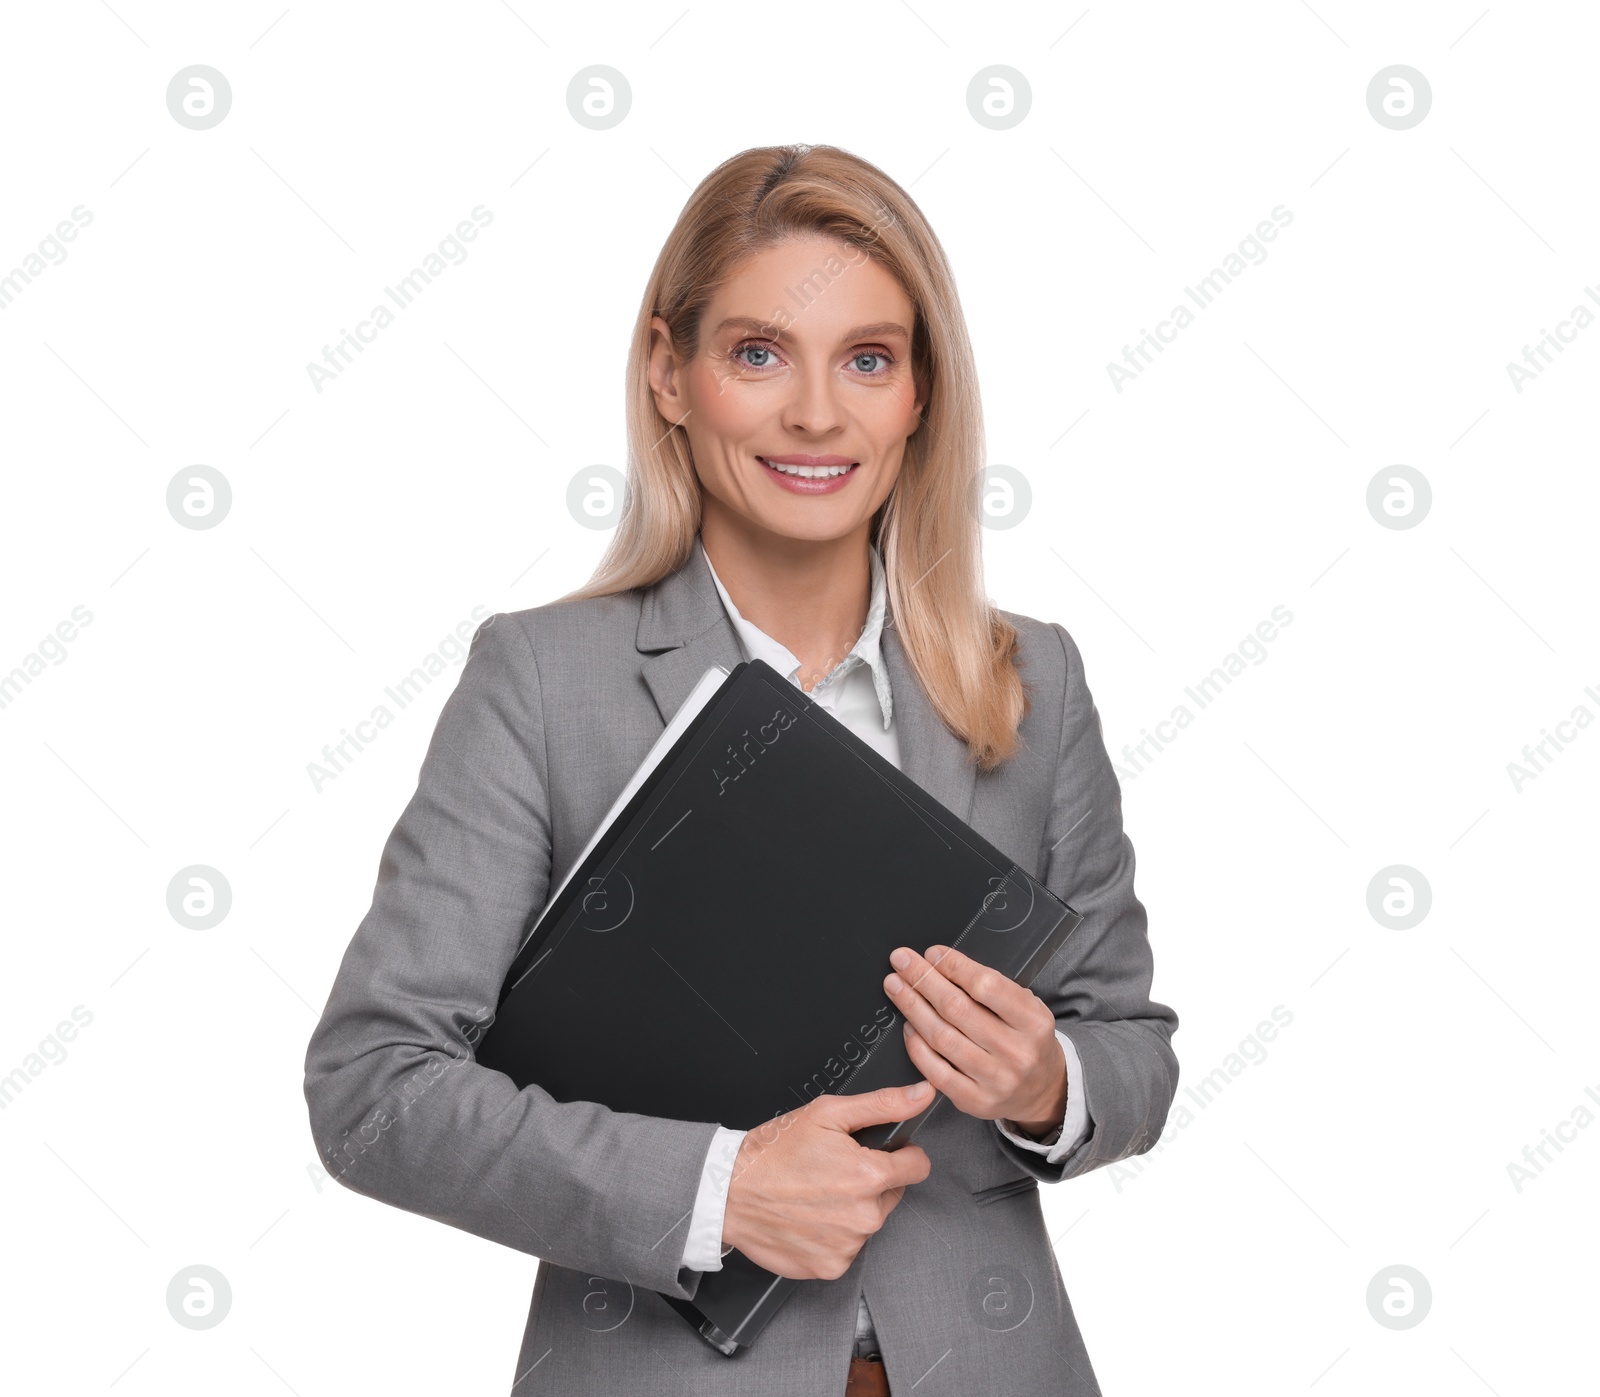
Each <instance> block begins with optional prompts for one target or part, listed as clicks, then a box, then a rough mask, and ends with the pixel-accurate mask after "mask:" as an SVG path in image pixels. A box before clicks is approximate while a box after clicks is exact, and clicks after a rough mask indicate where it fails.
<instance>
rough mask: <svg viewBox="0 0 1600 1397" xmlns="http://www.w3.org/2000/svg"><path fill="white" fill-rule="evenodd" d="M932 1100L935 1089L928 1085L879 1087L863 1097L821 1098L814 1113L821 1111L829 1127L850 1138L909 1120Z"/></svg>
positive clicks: (864, 1093) (815, 1105) (914, 1084)
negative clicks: (861, 1132) (858, 1132)
mask: <svg viewBox="0 0 1600 1397" xmlns="http://www.w3.org/2000/svg"><path fill="white" fill-rule="evenodd" d="M932 1100H933V1088H932V1087H931V1086H930V1085H929V1084H928V1083H927V1082H915V1083H913V1084H912V1085H911V1086H907V1087H879V1088H877V1090H875V1091H868V1092H862V1093H861V1095H859V1096H819V1097H818V1098H817V1099H816V1100H815V1101H814V1102H812V1103H811V1104H812V1107H813V1109H816V1108H821V1110H822V1114H823V1119H824V1121H825V1122H826V1123H827V1124H828V1125H830V1126H833V1127H834V1128H835V1129H837V1130H842V1131H844V1132H845V1133H846V1134H850V1133H852V1132H854V1131H857V1130H861V1129H864V1128H865V1127H866V1126H869V1125H879V1124H885V1123H887V1122H889V1121H903V1120H909V1119H910V1118H911V1117H912V1116H914V1115H916V1114H917V1112H918V1111H921V1110H924V1109H926V1107H927V1105H928V1103H929V1102H930V1101H932Z"/></svg>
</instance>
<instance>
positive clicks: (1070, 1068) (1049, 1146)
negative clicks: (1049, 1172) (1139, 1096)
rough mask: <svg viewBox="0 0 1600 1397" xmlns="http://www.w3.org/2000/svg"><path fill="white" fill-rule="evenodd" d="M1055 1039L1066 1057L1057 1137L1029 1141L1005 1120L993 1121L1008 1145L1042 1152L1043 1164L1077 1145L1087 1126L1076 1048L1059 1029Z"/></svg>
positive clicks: (1080, 1067) (1060, 1156) (1048, 1162)
mask: <svg viewBox="0 0 1600 1397" xmlns="http://www.w3.org/2000/svg"><path fill="white" fill-rule="evenodd" d="M1056 1042H1058V1043H1060V1044H1061V1051H1062V1053H1063V1055H1064V1056H1065V1057H1066V1059H1067V1109H1066V1113H1065V1115H1064V1117H1063V1118H1062V1122H1061V1134H1060V1137H1059V1138H1058V1139H1057V1140H1055V1141H1054V1142H1053V1143H1050V1142H1046V1141H1041V1140H1030V1139H1028V1138H1027V1137H1026V1136H1024V1135H1018V1134H1017V1133H1016V1132H1015V1131H1014V1130H1009V1129H1007V1123H1006V1122H1005V1121H996V1122H995V1126H996V1127H997V1128H998V1129H999V1131H1000V1133H1001V1134H1002V1135H1004V1136H1005V1137H1006V1139H1008V1140H1009V1141H1011V1143H1012V1144H1014V1145H1017V1146H1019V1147H1020V1148H1022V1149H1025V1150H1032V1151H1033V1152H1034V1153H1035V1154H1042V1155H1043V1156H1044V1157H1045V1163H1046V1164H1059V1163H1060V1162H1061V1161H1062V1160H1063V1159H1065V1158H1066V1157H1067V1156H1068V1155H1069V1154H1071V1153H1072V1151H1073V1150H1075V1149H1076V1148H1077V1147H1078V1144H1079V1142H1080V1141H1081V1140H1082V1139H1083V1137H1084V1135H1085V1134H1087V1133H1088V1129H1089V1107H1088V1105H1087V1104H1086V1103H1085V1100H1084V1093H1083V1064H1082V1063H1081V1062H1079V1061H1078V1050H1077V1049H1076V1048H1075V1047H1073V1046H1072V1039H1070V1038H1068V1037H1067V1035H1066V1034H1065V1033H1063V1032H1062V1031H1061V1030H1060V1029H1059V1028H1058V1029H1057V1030H1056ZM1013 1124H1014V1122H1013Z"/></svg>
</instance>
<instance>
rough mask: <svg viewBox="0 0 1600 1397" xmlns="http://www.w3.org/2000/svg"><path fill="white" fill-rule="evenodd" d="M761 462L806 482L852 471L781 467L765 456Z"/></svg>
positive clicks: (819, 467) (841, 467)
mask: <svg viewBox="0 0 1600 1397" xmlns="http://www.w3.org/2000/svg"><path fill="white" fill-rule="evenodd" d="M761 462H762V464H763V465H765V466H767V467H768V468H769V469H771V470H775V471H782V472H783V473H784V474H785V475H798V476H800V477H801V478H802V479H804V480H814V479H817V478H818V477H823V478H826V477H828V476H834V475H843V474H844V473H845V472H846V471H847V470H849V469H850V467H849V466H780V465H777V464H776V463H774V462H772V461H769V460H767V458H766V457H765V456H763V457H762V458H761Z"/></svg>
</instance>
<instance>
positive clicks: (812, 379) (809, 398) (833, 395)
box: [783, 362, 845, 437]
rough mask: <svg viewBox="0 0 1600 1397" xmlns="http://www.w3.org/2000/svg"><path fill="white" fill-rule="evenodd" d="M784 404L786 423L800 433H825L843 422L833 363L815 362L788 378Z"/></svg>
mask: <svg viewBox="0 0 1600 1397" xmlns="http://www.w3.org/2000/svg"><path fill="white" fill-rule="evenodd" d="M789 384H790V388H789V394H788V397H787V398H786V399H785V401H784V404H783V425H784V427H785V428H786V429H787V430H789V431H791V432H793V433H795V434H796V435H797V436H808V437H825V436H827V435H828V434H829V433H830V432H834V431H836V430H838V429H839V428H840V427H842V426H843V425H844V421H845V413H844V408H843V405H842V404H841V402H840V399H839V385H838V382H837V380H836V379H835V377H834V373H833V368H832V366H831V365H829V364H827V363H825V362H823V363H813V364H810V365H809V366H807V367H806V368H803V369H799V370H797V371H796V372H795V373H794V374H792V375H791V376H790V379H789Z"/></svg>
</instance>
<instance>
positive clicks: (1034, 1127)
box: [1012, 1055, 1067, 1137]
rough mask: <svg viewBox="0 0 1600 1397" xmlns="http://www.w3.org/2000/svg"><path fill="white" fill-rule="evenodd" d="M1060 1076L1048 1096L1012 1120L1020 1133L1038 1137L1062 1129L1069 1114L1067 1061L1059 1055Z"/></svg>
mask: <svg viewBox="0 0 1600 1397" xmlns="http://www.w3.org/2000/svg"><path fill="white" fill-rule="evenodd" d="M1058 1064H1059V1065H1058V1076H1057V1078H1056V1082H1055V1085H1054V1086H1053V1088H1052V1089H1051V1091H1050V1092H1049V1094H1048V1095H1047V1096H1045V1097H1044V1098H1043V1100H1042V1101H1041V1102H1040V1103H1039V1104H1038V1105H1037V1106H1036V1107H1035V1108H1033V1109H1031V1110H1030V1111H1029V1112H1028V1113H1027V1114H1025V1115H1019V1116H1017V1117H1016V1118H1015V1119H1013V1121H1012V1125H1013V1126H1014V1127H1015V1128H1016V1130H1017V1132H1018V1134H1021V1135H1029V1136H1034V1137H1038V1136H1040V1135H1048V1134H1050V1133H1051V1132H1053V1131H1057V1130H1060V1129H1061V1122H1062V1120H1063V1119H1064V1118H1065V1116H1066V1114H1067V1062H1066V1058H1065V1057H1064V1056H1059V1055H1058Z"/></svg>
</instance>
